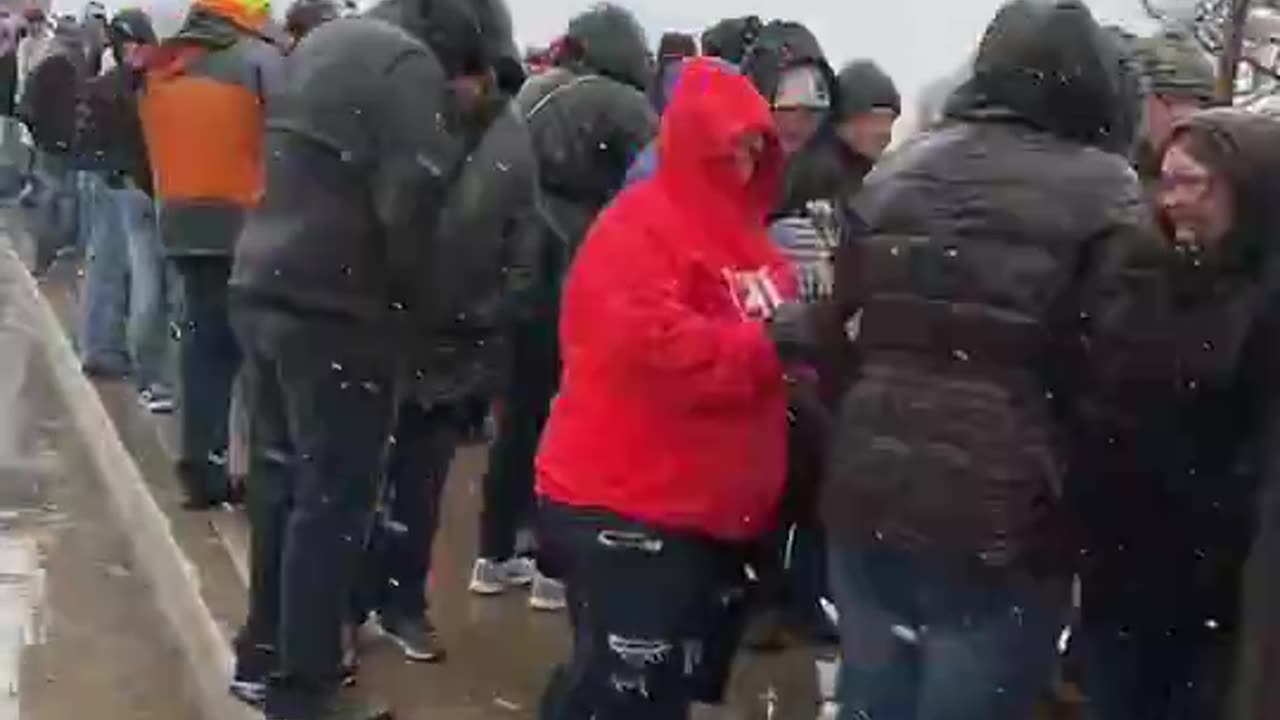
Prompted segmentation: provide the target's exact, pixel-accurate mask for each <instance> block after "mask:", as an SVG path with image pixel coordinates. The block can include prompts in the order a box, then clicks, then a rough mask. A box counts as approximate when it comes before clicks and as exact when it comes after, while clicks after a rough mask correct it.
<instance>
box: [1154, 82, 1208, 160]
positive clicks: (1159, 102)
mask: <svg viewBox="0 0 1280 720" xmlns="http://www.w3.org/2000/svg"><path fill="white" fill-rule="evenodd" d="M1201 109H1203V106H1202V104H1201V103H1200V101H1198V100H1196V99H1194V98H1185V97H1174V96H1172V95H1159V94H1156V93H1151V94H1149V95H1147V101H1146V113H1145V115H1146V122H1147V127H1146V130H1147V140H1148V141H1149V142H1150V143H1151V146H1152V147H1154V148H1157V149H1158V148H1162V147H1164V144H1165V143H1167V142H1169V137H1170V136H1171V135H1172V134H1173V127H1174V126H1175V125H1177V124H1178V122H1179V121H1181V120H1182V119H1183V118H1185V117H1187V116H1189V115H1193V114H1195V113H1196V112H1197V111H1199V110H1201Z"/></svg>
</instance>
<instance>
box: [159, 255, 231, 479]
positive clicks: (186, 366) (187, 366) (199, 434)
mask: <svg viewBox="0 0 1280 720" xmlns="http://www.w3.org/2000/svg"><path fill="white" fill-rule="evenodd" d="M174 267H175V268H176V269H177V271H178V275H179V277H180V278H181V288H182V301H181V305H182V313H183V318H182V320H183V322H182V333H181V338H180V344H179V385H180V393H181V397H182V407H181V426H180V427H181V439H180V442H179V444H180V447H181V449H180V450H179V453H180V455H179V458H178V474H179V477H180V478H181V479H182V481H183V484H184V485H185V488H186V491H187V495H188V498H189V499H190V500H191V501H192V503H194V504H201V503H202V502H203V501H219V500H222V499H225V497H226V495H227V487H228V485H227V468H226V451H227V434H228V420H229V417H230V411H231V385H232V382H233V381H234V380H235V375H236V372H238V371H239V368H240V361H241V354H240V346H239V345H238V344H237V342H236V338H235V335H234V334H233V333H232V332H231V324H230V321H229V320H228V314H227V279H228V277H230V274H231V259H230V258H226V257H179V258H175V259H174Z"/></svg>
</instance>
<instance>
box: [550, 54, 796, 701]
mask: <svg viewBox="0 0 1280 720" xmlns="http://www.w3.org/2000/svg"><path fill="white" fill-rule="evenodd" d="M660 133H661V134H660V141H659V147H660V148H661V150H660V152H661V154H662V156H661V161H660V163H659V170H658V172H657V174H656V175H655V176H654V177H653V178H651V179H648V180H644V181H642V182H640V183H637V184H636V185H634V186H632V187H631V188H629V189H628V190H626V191H624V192H623V194H622V195H620V196H619V197H618V198H617V199H616V200H615V201H614V203H613V204H612V205H610V206H609V207H608V208H607V209H606V210H605V211H604V212H603V213H601V214H600V216H599V217H598V218H597V219H596V222H595V225H594V226H593V227H592V229H591V231H590V233H589V234H588V236H587V239H586V241H585V243H584V245H583V247H582V249H581V250H579V252H578V256H577V259H576V260H575V262H574V265H573V267H572V269H571V270H570V272H569V276H568V278H567V280H566V285H565V290H564V305H563V309H562V317H561V328H560V342H561V353H562V356H563V359H564V374H563V380H562V385H561V389H560V394H559V396H558V397H557V399H556V400H555V403H554V405H553V407H552V410H551V417H550V420H549V422H548V425H547V428H546V431H545V433H544V435H543V439H542V445H541V448H540V451H539V454H538V459H537V478H538V480H537V482H538V486H537V487H538V494H539V496H540V501H541V508H540V517H539V534H540V537H539V541H540V543H541V547H542V552H543V557H542V558H541V560H542V562H543V563H544V564H545V565H546V569H547V570H549V571H552V572H554V573H556V574H557V575H559V576H560V577H561V578H562V579H563V580H565V582H566V584H567V589H568V600H569V610H570V620H571V623H572V625H573V629H574V646H573V657H572V658H571V660H570V662H569V664H568V665H566V666H562V667H560V668H558V669H557V670H556V672H555V674H554V675H553V676H552V680H551V683H550V685H549V686H548V688H547V691H546V694H545V695H544V697H543V709H542V714H541V717H543V718H555V719H556V720H561V719H565V720H567V719H570V718H574V719H576V718H584V719H585V718H590V717H595V718H602V719H607V720H629V719H630V718H637V719H639V718H643V719H644V720H666V719H667V718H672V719H675V718H684V717H686V715H687V712H688V709H689V705H690V703H691V702H692V701H694V700H698V701H703V702H708V701H710V702H715V701H718V700H719V696H720V695H721V693H722V692H723V689H724V687H723V686H724V679H725V675H726V674H727V672H726V671H727V668H728V665H729V662H728V661H729V659H730V658H731V657H732V654H733V650H734V648H735V646H736V638H737V635H738V634H740V630H741V627H740V613H739V612H738V605H739V604H737V603H732V602H728V601H726V598H731V599H732V598H740V597H741V592H740V589H741V587H742V584H743V578H742V575H743V570H742V568H743V557H744V554H745V550H744V549H745V546H746V544H747V543H748V542H749V541H751V540H753V539H755V538H758V537H759V536H760V535H761V534H762V533H764V532H766V531H768V530H769V529H770V528H771V527H772V525H773V523H774V516H775V512H776V506H777V503H778V499H779V496H780V495H781V493H782V488H783V482H784V466H785V460H786V457H785V456H786V427H787V420H786V412H787V381H786V379H785V375H786V367H787V366H788V364H789V362H790V361H792V360H799V359H801V356H802V355H803V354H804V353H803V351H804V350H805V349H806V348H807V347H808V346H809V338H810V337H811V332H810V330H809V328H808V325H807V323H806V322H805V321H804V318H805V314H804V313H803V312H802V311H800V310H799V309H798V308H797V306H796V305H795V304H794V303H793V302H792V301H791V300H790V298H792V297H793V294H794V291H795V281H794V277H792V275H791V274H790V270H789V269H788V267H787V265H786V262H785V261H784V260H783V259H782V257H781V256H780V255H779V254H778V252H777V250H775V249H774V247H773V245H772V244H771V243H770V241H769V236H768V234H767V231H766V227H765V216H766V213H767V212H768V211H769V210H770V209H771V206H772V202H773V200H774V199H775V198H776V197H777V189H778V183H779V181H780V177H781V173H782V162H783V161H782V153H781V149H780V147H779V144H778V137H777V132H776V130H775V128H774V125H773V121H772V119H771V118H770V113H769V106H768V104H767V103H766V102H765V101H764V100H763V99H762V98H761V97H760V95H759V94H758V93H757V92H756V90H755V88H754V87H753V86H752V85H751V82H750V80H748V79H747V78H744V77H741V76H739V75H736V74H734V73H732V72H730V71H726V70H725V69H724V68H723V67H722V66H720V65H717V64H715V63H713V62H710V61H705V60H693V61H691V62H690V66H689V68H688V69H686V71H685V72H684V73H683V74H682V76H681V79H680V81H679V83H678V85H677V87H676V90H675V93H674V97H673V98H672V101H671V104H670V106H669V108H668V110H667V112H666V114H665V116H664V117H663V120H662V128H661V131H660Z"/></svg>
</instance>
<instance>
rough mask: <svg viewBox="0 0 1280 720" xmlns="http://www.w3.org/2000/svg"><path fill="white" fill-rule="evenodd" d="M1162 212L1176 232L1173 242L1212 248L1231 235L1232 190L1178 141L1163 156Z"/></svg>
mask: <svg viewBox="0 0 1280 720" xmlns="http://www.w3.org/2000/svg"><path fill="white" fill-rule="evenodd" d="M1158 199H1159V203H1160V211H1161V212H1162V213H1164V216H1165V218H1166V220H1167V221H1168V224H1169V226H1170V227H1171V228H1173V234H1174V236H1173V238H1171V239H1172V240H1173V241H1174V242H1176V243H1178V244H1180V245H1187V246H1193V247H1200V248H1212V247H1214V246H1216V245H1218V244H1219V243H1221V242H1222V240H1223V238H1225V237H1226V236H1227V233H1229V232H1230V231H1231V226H1232V221H1233V218H1232V216H1233V214H1234V212H1235V209H1234V202H1233V199H1232V195H1231V187H1230V185H1229V183H1228V182H1227V181H1226V179H1225V178H1223V177H1222V176H1221V175H1219V174H1218V173H1215V172H1214V171H1213V170H1212V169H1210V168H1209V167H1207V166H1206V165H1204V164H1203V163H1201V162H1200V161H1199V160H1196V159H1195V158H1194V157H1192V155H1191V153H1190V152H1188V150H1187V147H1186V141H1185V140H1178V141H1175V142H1174V143H1173V144H1172V145H1170V146H1169V150H1168V151H1167V152H1166V153H1165V155H1164V160H1163V163H1162V165H1161V168H1160V187H1159V190H1158Z"/></svg>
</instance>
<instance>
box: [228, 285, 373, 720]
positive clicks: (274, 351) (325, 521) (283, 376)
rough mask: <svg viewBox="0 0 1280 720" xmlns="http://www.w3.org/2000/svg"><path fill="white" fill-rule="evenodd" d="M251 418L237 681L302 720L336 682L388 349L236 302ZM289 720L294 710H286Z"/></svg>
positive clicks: (363, 333) (367, 506)
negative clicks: (252, 682)
mask: <svg viewBox="0 0 1280 720" xmlns="http://www.w3.org/2000/svg"><path fill="white" fill-rule="evenodd" d="M234 320H235V325H236V332H237V333H238V335H239V337H240V340H241V342H242V343H243V347H244V350H245V365H244V376H243V377H244V379H243V382H244V390H245V396H246V399H247V400H246V402H247V405H248V412H249V453H250V477H249V519H250V523H251V525H252V530H253V541H252V547H251V551H250V561H251V563H252V568H251V574H250V593H249V616H248V619H247V621H246V623H245V627H244V629H243V630H242V631H241V634H240V637H239V639H238V642H237V660H238V667H237V672H238V674H240V675H241V676H250V677H252V676H255V675H258V676H261V675H272V677H271V680H272V684H271V687H270V691H269V693H268V699H267V703H268V708H269V709H270V708H273V707H274V708H276V709H279V710H281V711H282V712H291V713H295V714H303V715H305V714H306V713H308V712H312V710H310V709H308V708H310V707H312V706H311V705H309V704H308V703H314V702H317V701H318V700H320V699H324V698H327V697H328V695H329V694H331V693H332V692H334V691H335V690H336V689H337V687H338V683H339V678H340V664H341V658H342V643H341V627H342V624H343V621H344V620H345V619H346V616H347V612H348V609H349V607H350V599H351V597H352V592H353V591H354V585H355V582H354V580H355V575H356V571H357V566H358V564H359V560H360V558H361V557H362V554H363V551H364V547H365V542H366V539H367V537H368V533H369V526H370V521H371V518H372V515H373V507H374V502H375V499H376V498H377V494H378V487H379V484H380V478H381V477H382V473H383V469H384V468H385V463H386V460H387V453H388V446H389V440H390V436H391V431H392V427H393V422H394V420H395V410H396V393H395V388H394V384H393V379H394V378H395V377H396V373H395V370H394V369H393V367H392V364H391V362H390V360H389V359H388V356H389V353H386V352H382V351H379V350H377V349H376V348H378V347H380V346H381V345H382V344H384V343H385V342H386V339H385V338H380V337H377V334H376V333H371V332H369V331H367V330H365V329H363V328H356V327H352V326H339V325H337V324H335V323H333V322H332V321H328V320H324V321H321V320H316V319H312V318H306V319H304V318H301V317H297V316H293V315H289V314H283V313H279V312H276V311H273V310H266V309H262V308H257V307H252V306H237V307H236V309H235V311H234ZM291 716H292V715H291Z"/></svg>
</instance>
